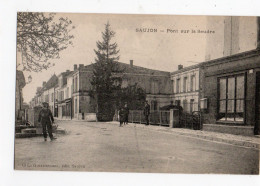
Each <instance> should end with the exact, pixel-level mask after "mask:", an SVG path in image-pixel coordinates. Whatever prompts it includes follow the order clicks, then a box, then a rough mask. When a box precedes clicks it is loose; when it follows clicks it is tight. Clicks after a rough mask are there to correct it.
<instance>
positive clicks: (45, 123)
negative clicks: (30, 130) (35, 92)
mask: <svg viewBox="0 0 260 186" xmlns="http://www.w3.org/2000/svg"><path fill="white" fill-rule="evenodd" d="M42 105H43V108H42V109H41V111H40V113H39V118H38V122H40V123H41V124H42V131H43V137H44V141H47V130H48V134H49V137H50V139H51V140H55V139H57V138H55V137H53V134H52V124H53V123H54V118H53V115H52V113H51V110H50V109H49V108H48V103H46V102H43V103H42ZM46 128H47V130H46Z"/></svg>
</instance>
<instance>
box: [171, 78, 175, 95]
mask: <svg viewBox="0 0 260 186" xmlns="http://www.w3.org/2000/svg"><path fill="white" fill-rule="evenodd" d="M174 86H175V81H174V80H172V92H173V93H175V92H174V91H175V87H174Z"/></svg>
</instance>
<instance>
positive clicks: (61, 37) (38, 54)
mask: <svg viewBox="0 0 260 186" xmlns="http://www.w3.org/2000/svg"><path fill="white" fill-rule="evenodd" d="M55 19H57V18H56V17H55V14H53V13H50V14H45V13H33V12H18V13H17V51H18V52H19V53H21V57H22V63H21V64H19V65H21V66H22V70H23V71H25V70H26V71H34V72H39V71H42V70H43V69H47V68H49V67H51V66H53V65H54V64H51V63H50V62H49V60H50V59H55V58H59V53H60V52H61V51H62V50H64V49H66V48H67V47H68V45H71V44H72V42H71V39H72V38H73V35H70V34H69V33H70V31H71V30H72V29H74V27H73V26H72V25H71V24H72V22H71V21H70V20H68V19H67V18H63V17H61V18H59V19H58V21H57V22H55ZM19 65H18V66H19Z"/></svg>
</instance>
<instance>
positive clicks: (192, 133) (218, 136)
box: [109, 121, 260, 149]
mask: <svg viewBox="0 0 260 186" xmlns="http://www.w3.org/2000/svg"><path fill="white" fill-rule="evenodd" d="M109 123H111V124H117V125H119V122H116V121H113V122H109ZM128 126H132V127H138V128H146V129H148V130H156V131H160V132H167V133H173V134H177V135H183V136H187V137H195V138H200V139H204V140H210V141H215V142H221V143H228V144H232V145H237V146H243V147H250V148H256V149H259V148H260V138H259V136H252V137H251V136H240V135H232V134H226V133H218V132H209V131H203V130H192V129H185V128H169V127H162V126H155V125H149V126H145V125H144V124H135V123H129V124H128Z"/></svg>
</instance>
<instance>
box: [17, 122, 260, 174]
mask: <svg viewBox="0 0 260 186" xmlns="http://www.w3.org/2000/svg"><path fill="white" fill-rule="evenodd" d="M58 124H59V126H60V127H62V128H64V129H66V131H67V132H68V133H67V134H65V135H58V136H57V137H58V139H57V140H56V141H52V142H51V141H50V140H49V139H48V141H47V142H44V140H43V137H34V138H18V139H15V169H18V170H20V169H33V170H65V171H66V170H70V171H95V172H99V171H102V172H103V171H105V172H146V173H151V172H153V173H193V174H201V173H202V174H203V173H216V174H219V173H223V174H258V173H259V169H258V167H259V150H257V149H253V148H245V147H239V146H234V145H229V144H224V143H216V142H213V141H206V140H202V139H197V138H191V137H187V136H181V135H178V134H176V133H174V132H171V133H169V132H164V131H159V130H154V129H153V126H148V127H147V126H145V125H138V126H137V127H135V124H129V125H126V126H124V127H119V125H118V124H113V123H104V122H78V121H60V122H59V123H58Z"/></svg>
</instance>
